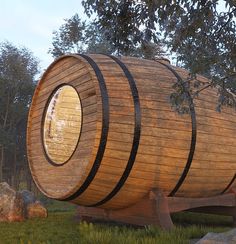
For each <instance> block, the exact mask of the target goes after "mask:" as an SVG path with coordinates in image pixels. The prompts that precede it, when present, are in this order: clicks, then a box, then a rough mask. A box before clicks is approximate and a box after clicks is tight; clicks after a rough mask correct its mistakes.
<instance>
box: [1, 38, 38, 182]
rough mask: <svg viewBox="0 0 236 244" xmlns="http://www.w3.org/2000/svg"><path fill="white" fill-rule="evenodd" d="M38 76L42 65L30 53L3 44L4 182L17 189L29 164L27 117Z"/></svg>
mask: <svg viewBox="0 0 236 244" xmlns="http://www.w3.org/2000/svg"><path fill="white" fill-rule="evenodd" d="M37 73H38V61H37V59H36V58H35V57H34V56H33V54H32V53H31V52H30V51H29V50H27V49H26V48H17V47H15V46H13V45H12V44H11V43H9V42H3V43H1V44H0V181H2V180H3V179H4V180H7V181H10V182H9V183H11V184H13V185H15V186H16V183H17V180H16V179H17V176H19V175H20V174H19V171H20V170H21V169H22V167H23V166H25V165H26V162H27V159H26V125H27V115H28V110H29V106H30V102H31V98H32V94H33V91H34V88H35V75H36V74H37ZM3 173H4V175H3Z"/></svg>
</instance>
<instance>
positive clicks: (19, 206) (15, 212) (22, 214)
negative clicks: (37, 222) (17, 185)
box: [0, 182, 47, 222]
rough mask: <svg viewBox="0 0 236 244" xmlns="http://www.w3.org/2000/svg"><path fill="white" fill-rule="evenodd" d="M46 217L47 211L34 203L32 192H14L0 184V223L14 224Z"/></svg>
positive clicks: (5, 185) (7, 186)
mask: <svg viewBox="0 0 236 244" xmlns="http://www.w3.org/2000/svg"><path fill="white" fill-rule="evenodd" d="M46 217H47V209H46V208H45V207H44V206H43V205H42V204H41V203H40V202H39V201H36V198H35V196H34V194H33V193H32V192H30V191H27V190H23V191H21V192H16V191H15V190H13V189H12V188H11V187H10V186H9V185H8V184H7V183H6V182H4V183H0V221H6V222H14V221H23V220H25V219H31V218H46Z"/></svg>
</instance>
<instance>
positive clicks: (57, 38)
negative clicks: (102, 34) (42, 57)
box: [49, 14, 86, 57]
mask: <svg viewBox="0 0 236 244" xmlns="http://www.w3.org/2000/svg"><path fill="white" fill-rule="evenodd" d="M85 29H86V24H85V22H83V21H81V19H80V18H79V16H78V14H75V15H74V16H72V17H71V18H70V19H65V23H64V24H63V25H62V26H61V27H60V28H59V30H58V31H54V32H53V41H52V45H53V47H52V48H50V49H49V53H51V54H52V56H53V57H59V56H61V55H63V54H65V53H71V52H73V53H78V52H80V53H82V52H83V51H84V47H83V43H84V42H85Z"/></svg>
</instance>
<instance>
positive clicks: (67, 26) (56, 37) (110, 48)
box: [49, 14, 163, 58]
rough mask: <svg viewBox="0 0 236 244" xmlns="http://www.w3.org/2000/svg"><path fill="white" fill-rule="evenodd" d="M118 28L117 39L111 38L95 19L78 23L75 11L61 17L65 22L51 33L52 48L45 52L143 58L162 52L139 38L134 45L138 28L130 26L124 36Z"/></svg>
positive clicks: (150, 41)
mask: <svg viewBox="0 0 236 244" xmlns="http://www.w3.org/2000/svg"><path fill="white" fill-rule="evenodd" d="M111 21H112V18H111ZM111 25H112V23H111ZM122 28H123V27H122ZM122 28H121V27H119V31H120V32H122V33H123V35H122V34H121V33H120V32H119V34H118V35H117V36H119V38H117V37H116V36H115V37H114V38H113V37H112V35H110V29H106V26H102V25H99V24H98V23H97V22H96V21H94V22H90V23H86V22H82V21H81V19H80V18H79V16H78V14H75V15H74V16H72V17H71V18H69V19H65V23H64V24H63V25H62V26H61V27H60V28H59V30H58V31H54V32H53V42H52V45H53V48H50V49H49V53H51V54H52V56H53V57H59V56H61V55H63V54H66V53H104V54H116V55H130V56H138V57H144V58H149V57H152V58H154V57H157V56H160V55H161V54H162V53H163V51H162V47H161V45H157V43H154V42H153V41H152V40H148V39H147V40H143V41H142V43H139V44H138V42H137V40H138V39H137V37H136V35H137V33H139V34H138V35H142V32H141V31H139V30H138V29H137V30H136V31H135V32H133V29H132V28H131V29H130V31H129V34H128V37H127V38H126V35H125V30H126V29H125V30H122ZM124 28H125V27H124ZM112 31H113V30H112ZM120 34H121V36H120Z"/></svg>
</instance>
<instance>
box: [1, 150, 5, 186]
mask: <svg viewBox="0 0 236 244" xmlns="http://www.w3.org/2000/svg"><path fill="white" fill-rule="evenodd" d="M3 162H4V147H3V146H1V158H0V182H2V181H3Z"/></svg>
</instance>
